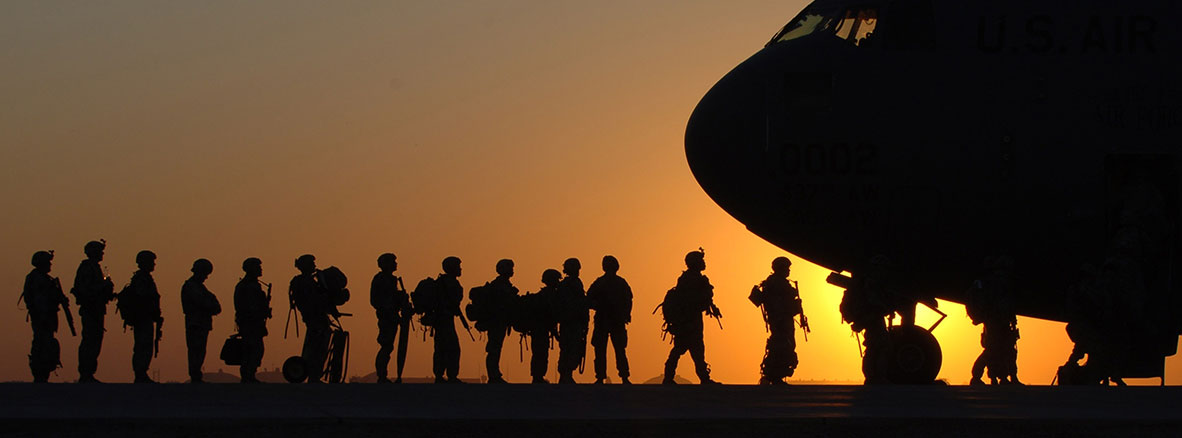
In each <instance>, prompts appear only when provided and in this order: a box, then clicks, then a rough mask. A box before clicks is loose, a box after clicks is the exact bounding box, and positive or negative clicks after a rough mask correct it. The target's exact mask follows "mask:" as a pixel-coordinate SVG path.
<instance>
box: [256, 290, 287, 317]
mask: <svg viewBox="0 0 1182 438" xmlns="http://www.w3.org/2000/svg"><path fill="white" fill-rule="evenodd" d="M259 283H262V284H263V285H265V286H267V319H271V283H263V281H262V280H259ZM284 328H286V327H284Z"/></svg>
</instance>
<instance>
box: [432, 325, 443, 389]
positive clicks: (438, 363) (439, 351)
mask: <svg viewBox="0 0 1182 438" xmlns="http://www.w3.org/2000/svg"><path fill="white" fill-rule="evenodd" d="M434 332H435V336H434V337H432V338H431V344H432V346H433V347H434V350H433V351H432V352H431V372H432V373H434V374H435V382H436V383H438V382H441V381H443V379H444V376H445V373H446V371H447V366H446V365H445V362H446V360H447V358H446V355H447V352H446V351H444V349H445V348H447V347H445V346H444V342H443V335H442V332H443V330H440V329H439V328H436V329H435V330H434Z"/></svg>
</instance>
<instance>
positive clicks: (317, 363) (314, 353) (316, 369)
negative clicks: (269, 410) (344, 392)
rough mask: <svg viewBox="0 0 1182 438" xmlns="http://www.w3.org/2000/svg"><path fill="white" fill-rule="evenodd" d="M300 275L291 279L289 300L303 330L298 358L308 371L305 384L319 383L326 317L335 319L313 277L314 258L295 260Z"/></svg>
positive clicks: (325, 348) (329, 302) (324, 355)
mask: <svg viewBox="0 0 1182 438" xmlns="http://www.w3.org/2000/svg"><path fill="white" fill-rule="evenodd" d="M295 267H296V269H299V270H300V274H299V275H296V276H295V277H293V278H292V279H291V286H290V290H291V299H292V301H293V303H294V304H295V306H296V309H298V310H299V311H300V317H301V318H303V320H304V326H305V327H306V328H307V331H306V333H304V348H303V351H302V353H301V356H302V357H303V359H304V364H305V366H307V367H308V383H321V381H320V377H321V375H323V374H324V361H325V359H326V358H327V355H328V342H329V339H330V336H331V335H332V328H331V324H330V323H331V321H330V319H329V318H330V317H331V316H334V315H336V306H334V305H333V304H332V300H331V297H330V296H329V291H328V289H327V288H325V286H324V285H322V284H321V283H320V280H319V278H318V277H317V275H316V272H317V271H316V257H315V256H313V255H311V254H304V255H302V256H300V257H299V258H297V259H296V261H295Z"/></svg>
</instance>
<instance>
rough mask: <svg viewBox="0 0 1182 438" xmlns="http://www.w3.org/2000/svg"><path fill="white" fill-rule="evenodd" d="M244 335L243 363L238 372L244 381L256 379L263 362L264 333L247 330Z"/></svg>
mask: <svg viewBox="0 0 1182 438" xmlns="http://www.w3.org/2000/svg"><path fill="white" fill-rule="evenodd" d="M239 334H241V335H242V365H240V366H239V367H238V374H239V376H241V378H242V381H243V382H253V381H255V380H256V379H255V373H257V372H258V369H259V365H260V364H262V363H263V348H264V346H263V335H262V333H256V332H251V331H247V332H246V333H239Z"/></svg>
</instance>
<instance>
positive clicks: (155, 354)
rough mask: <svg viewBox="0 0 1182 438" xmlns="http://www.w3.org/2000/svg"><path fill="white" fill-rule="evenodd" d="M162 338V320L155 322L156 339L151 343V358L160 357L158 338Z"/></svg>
mask: <svg viewBox="0 0 1182 438" xmlns="http://www.w3.org/2000/svg"><path fill="white" fill-rule="evenodd" d="M163 337H164V318H160V319H159V320H157V321H156V339H155V341H154V343H153V349H152V357H160V338H163Z"/></svg>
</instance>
